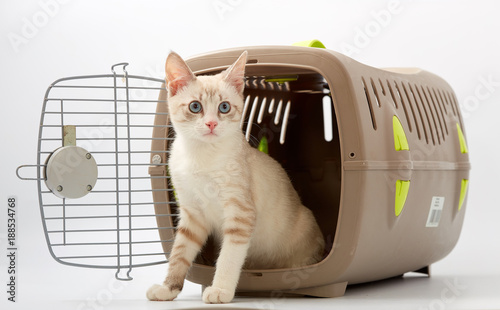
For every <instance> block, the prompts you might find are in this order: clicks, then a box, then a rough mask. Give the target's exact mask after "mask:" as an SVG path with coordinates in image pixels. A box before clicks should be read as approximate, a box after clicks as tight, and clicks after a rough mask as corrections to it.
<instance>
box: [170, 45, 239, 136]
mask: <svg viewBox="0 0 500 310" xmlns="http://www.w3.org/2000/svg"><path fill="white" fill-rule="evenodd" d="M246 59H247V52H246V51H245V52H243V53H242V54H241V56H240V57H239V58H238V60H236V62H235V63H233V64H232V65H231V66H230V67H229V68H228V69H227V70H225V71H223V72H221V73H219V74H217V75H213V76H195V75H194V74H193V72H191V70H190V69H189V67H188V66H187V64H186V63H185V62H184V60H183V59H182V58H181V57H180V56H179V55H177V54H176V53H173V52H172V53H170V54H169V55H168V57H167V61H166V64H165V72H166V81H167V87H168V109H169V113H170V119H171V121H172V124H173V125H174V128H175V131H176V133H177V134H178V135H181V136H183V137H185V138H189V139H197V140H200V141H204V142H208V143H213V142H216V141H220V139H222V138H225V137H230V136H233V137H234V136H237V135H238V134H240V135H241V130H240V126H239V124H240V119H241V114H242V111H243V90H244V88H245V81H244V76H245V64H246Z"/></svg>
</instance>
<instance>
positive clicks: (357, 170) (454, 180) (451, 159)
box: [150, 41, 470, 297]
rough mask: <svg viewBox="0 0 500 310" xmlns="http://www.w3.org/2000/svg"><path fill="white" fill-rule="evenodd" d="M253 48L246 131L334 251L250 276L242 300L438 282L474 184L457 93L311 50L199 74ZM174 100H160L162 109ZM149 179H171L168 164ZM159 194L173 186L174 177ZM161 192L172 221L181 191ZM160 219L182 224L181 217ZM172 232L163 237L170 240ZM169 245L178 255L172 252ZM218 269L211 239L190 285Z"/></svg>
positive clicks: (194, 63)
mask: <svg viewBox="0 0 500 310" xmlns="http://www.w3.org/2000/svg"><path fill="white" fill-rule="evenodd" d="M301 44H302V45H304V44H305V45H309V46H311V44H312V45H313V46H314V45H316V46H319V47H322V44H321V43H320V42H318V41H313V42H304V43H301ZM299 45H300V44H299ZM244 50H247V51H248V53H249V56H248V62H247V66H246V78H247V80H246V88H245V108H244V117H243V120H242V128H243V130H244V131H245V133H246V137H247V139H248V140H249V142H250V143H252V144H253V145H254V146H256V147H259V148H261V149H265V150H266V151H267V152H268V153H269V154H270V155H271V156H272V157H273V158H275V159H276V160H278V161H279V162H280V163H281V164H282V166H283V167H284V168H285V170H286V171H287V172H288V174H289V176H290V178H291V180H292V183H293V185H294V186H295V188H296V190H297V191H298V193H299V195H300V197H301V199H302V200H303V203H304V205H306V206H307V207H309V208H310V209H311V210H312V211H313V213H314V215H315V217H316V219H317V221H318V223H319V225H320V227H321V229H322V232H323V234H324V237H325V240H326V242H327V244H328V245H329V247H328V253H327V254H326V255H325V258H324V259H323V260H322V261H321V262H319V263H317V264H315V265H312V266H304V267H300V268H290V269H277V270H276V269H266V270H244V271H243V272H242V274H241V277H240V281H239V283H238V289H237V291H238V292H240V293H241V292H259V291H261V292H262V291H277V290H278V291H282V292H284V293H286V292H291V293H296V294H305V295H313V296H324V297H334V296H341V295H343V294H344V291H345V288H346V285H347V284H355V283H361V282H368V281H374V280H379V279H384V278H390V277H394V276H398V275H402V274H404V273H406V272H411V271H420V272H424V273H429V266H430V265H431V264H432V263H434V262H436V261H438V260H440V259H441V258H443V257H444V256H446V255H447V254H448V253H449V252H450V251H451V250H452V248H453V247H454V246H455V244H456V242H457V240H458V237H459V234H460V230H461V227H462V223H463V218H464V211H465V210H464V209H465V205H466V203H465V200H466V199H465V198H466V192H467V185H468V180H469V169H470V164H469V158H468V150H467V145H466V139H465V136H464V126H463V122H462V119H461V116H460V110H459V108H458V104H457V100H456V97H455V94H454V92H453V90H452V89H451V88H450V86H449V85H448V84H447V83H446V82H445V81H443V80H442V79H441V78H439V77H438V76H436V75H433V74H431V73H429V72H425V71H423V70H420V69H416V68H403V69H397V68H394V69H384V70H381V69H375V68H372V67H369V66H366V65H363V64H360V63H358V62H356V61H354V60H352V59H350V58H348V57H346V56H344V55H341V54H339V53H336V52H334V51H331V50H327V49H324V48H310V47H304V46H288V47H287V46H264V47H245V48H236V49H229V50H224V51H218V52H212V53H207V54H203V55H199V56H197V57H193V58H191V59H188V60H187V63H188V65H189V66H190V68H191V69H192V71H193V72H194V73H195V74H216V73H219V72H221V71H222V70H224V69H226V68H227V67H228V66H229V65H230V64H231V63H232V62H234V60H235V59H236V58H237V57H238V56H239V55H240V54H241V53H242V52H243V51H244ZM165 98H166V93H162V94H161V95H160V99H161V100H160V101H163V100H165ZM158 109H161V111H162V112H164V113H163V114H162V115H159V116H157V117H156V120H155V124H157V125H160V124H167V123H168V115H167V114H166V113H165V112H166V106H165V105H163V104H159V105H158ZM159 111H160V110H159ZM168 130H169V129H167V130H166V131H163V130H161V132H160V129H159V128H158V129H157V132H155V133H154V136H155V137H158V138H159V137H169V136H170V135H169V134H170V133H169V131H168ZM155 142H157V143H158V144H156V145H155V144H154V143H153V148H152V154H155V153H156V152H158V155H160V156H162V161H161V162H166V159H167V158H166V155H167V154H165V153H163V151H165V150H168V143H169V141H165V142H160V141H159V140H155ZM150 173H151V175H152V176H164V175H168V171H166V170H165V167H163V166H158V167H152V168H150ZM152 185H153V188H155V189H165V188H169V184H168V179H153V180H152ZM155 193H157V194H158V195H161V197H157V198H156V199H155V201H157V202H160V203H161V206H168V208H170V209H169V210H163V211H161V212H162V213H168V212H173V209H172V208H174V206H175V205H174V202H175V198H174V197H173V196H172V195H170V196H168V194H170V193H171V192H165V191H158V192H155ZM165 202H169V204H167V203H165ZM159 206H160V205H158V207H159ZM158 220H159V222H158V223H159V226H174V225H175V222H173V219H172V218H171V217H161V218H158ZM168 233H170V232H168V231H160V235H161V236H164V237H162V239H166V238H169V237H171V235H167V234H168ZM296 233H297V234H300V231H297V232H296ZM290 237H291V238H293V236H290ZM163 246H164V250H165V252H169V251H170V247H171V243H164V244H163ZM215 260H216V248H215V247H214V246H213V244H210V242H209V244H208V245H207V246H206V247H205V248H204V249H203V251H202V253H201V255H200V256H199V257H198V258H197V260H196V263H195V264H194V265H193V266H192V268H191V269H190V272H189V274H188V280H190V281H193V282H195V283H199V284H202V285H203V286H209V285H210V284H211V281H212V278H213V274H214V271H215V267H214V262H215Z"/></svg>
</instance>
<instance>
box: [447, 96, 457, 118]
mask: <svg viewBox="0 0 500 310" xmlns="http://www.w3.org/2000/svg"><path fill="white" fill-rule="evenodd" d="M446 103H448V105H450V106H451V111H452V112H453V115H455V116H457V110H455V105H454V104H453V99H452V98H451V94H450V93H446Z"/></svg>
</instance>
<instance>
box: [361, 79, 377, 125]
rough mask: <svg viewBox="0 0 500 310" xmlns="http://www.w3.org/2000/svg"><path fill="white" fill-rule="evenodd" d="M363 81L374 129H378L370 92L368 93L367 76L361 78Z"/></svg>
mask: <svg viewBox="0 0 500 310" xmlns="http://www.w3.org/2000/svg"><path fill="white" fill-rule="evenodd" d="M361 81H362V82H363V90H364V91H365V96H366V101H367V102H368V109H369V110H370V117H371V118H372V126H373V129H375V130H377V123H376V121H375V114H374V111H373V104H372V99H371V96H370V94H369V93H368V87H367V86H366V82H365V78H361Z"/></svg>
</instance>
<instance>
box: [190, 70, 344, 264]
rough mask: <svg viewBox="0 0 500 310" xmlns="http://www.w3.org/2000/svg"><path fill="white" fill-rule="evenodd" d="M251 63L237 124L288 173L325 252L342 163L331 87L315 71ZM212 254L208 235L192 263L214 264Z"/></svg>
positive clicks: (329, 247)
mask: <svg viewBox="0 0 500 310" xmlns="http://www.w3.org/2000/svg"><path fill="white" fill-rule="evenodd" d="M252 69H253V70H252V75H251V76H247V77H246V86H245V92H244V102H245V106H244V111H243V118H242V121H241V124H240V125H241V128H242V130H243V132H244V134H245V136H246V138H247V141H248V142H249V143H250V144H251V145H252V146H254V147H256V148H259V150H261V151H263V152H266V153H268V154H269V155H270V156H272V157H273V158H274V159H275V160H277V161H278V162H279V163H280V164H281V165H282V167H283V168H284V169H285V171H286V172H287V173H288V175H289V177H290V179H291V181H292V184H293V186H294V188H295V190H296V191H297V192H298V194H299V196H300V198H301V200H302V203H303V204H304V205H305V206H306V207H308V208H309V209H311V211H312V212H313V214H314V216H315V218H316V221H317V222H318V224H319V226H320V228H321V231H322V233H323V236H324V238H325V242H326V248H325V255H324V257H326V256H327V255H328V254H329V253H330V251H331V250H332V244H333V241H334V238H335V230H336V227H337V220H338V212H339V204H340V187H341V169H342V168H341V157H340V143H339V133H338V126H337V121H336V115H335V109H334V105H333V99H332V93H331V89H330V87H329V85H328V83H327V82H326V80H325V79H324V78H323V76H322V75H320V74H318V73H316V72H314V71H305V70H303V69H298V70H297V72H294V71H293V70H290V68H286V70H285V71H283V72H284V74H280V73H278V74H277V73H276V72H280V70H270V68H269V67H263V68H262V69H263V70H258V68H256V67H253V68H252ZM271 72H272V74H269V73H271ZM210 73H212V74H216V73H218V72H210ZM210 73H209V74H210ZM205 74H206V73H205ZM297 233H300V232H297ZM217 255H218V247H217V246H216V245H215V243H214V240H212V239H211V238H209V240H208V242H207V244H206V245H205V247H204V248H203V250H202V252H201V253H200V255H199V256H198V257H197V259H196V260H195V263H197V264H202V265H208V266H214V265H215V262H216V260H217Z"/></svg>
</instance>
